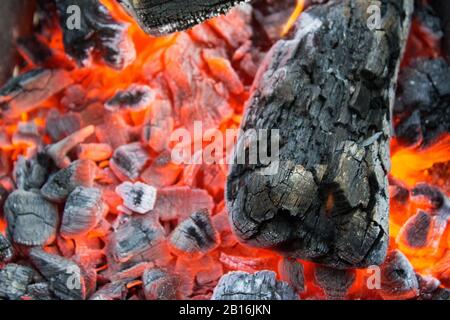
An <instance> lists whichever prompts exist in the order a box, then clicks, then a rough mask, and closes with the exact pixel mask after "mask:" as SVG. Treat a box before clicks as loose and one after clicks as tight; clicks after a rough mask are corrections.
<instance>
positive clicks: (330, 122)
mask: <svg viewBox="0 0 450 320" xmlns="http://www.w3.org/2000/svg"><path fill="white" fill-rule="evenodd" d="M369 4H370V3H369V2H368V1H362V0H344V1H329V2H328V3H326V4H319V5H316V6H312V7H310V8H309V9H308V10H307V11H305V12H304V13H303V14H302V16H301V17H300V19H299V21H298V24H297V28H296V31H295V32H294V33H293V36H292V38H291V39H285V40H280V41H279V42H278V43H276V44H275V46H274V47H273V49H272V50H271V52H270V53H269V54H268V57H267V58H266V60H265V62H264V63H263V65H262V67H261V69H260V71H259V75H258V76H257V78H256V80H255V83H254V86H253V93H252V96H251V98H250V100H249V102H248V105H247V107H246V110H247V111H246V116H245V118H244V121H243V124H242V129H243V130H244V132H245V131H246V130H249V129H256V130H259V129H268V130H271V129H279V130H280V151H279V160H280V166H279V170H278V171H277V172H276V173H275V174H274V175H264V174H263V172H262V169H266V167H265V166H264V165H262V164H261V163H259V164H257V165H249V164H245V165H242V164H236V163H237V162H236V161H234V163H235V164H233V165H232V166H231V168H230V173H229V177H228V182H227V194H226V198H227V204H228V207H229V212H230V218H231V221H232V225H233V228H234V231H235V233H236V235H237V236H238V237H239V238H240V239H241V241H243V242H245V243H247V244H250V245H253V246H256V247H262V248H268V249H273V250H276V251H278V252H281V253H282V254H285V255H287V256H291V257H294V258H301V259H306V260H311V261H314V262H317V263H321V264H324V265H327V266H330V267H333V268H337V269H345V268H359V267H367V266H369V265H373V264H380V263H382V262H383V260H384V258H385V256H386V250H387V244H388V238H389V236H388V235H389V231H388V215H389V205H388V189H387V188H388V181H387V175H388V172H389V167H390V160H389V138H390V123H391V117H390V113H391V108H392V104H393V101H394V87H395V83H396V80H397V74H398V69H399V63H400V60H401V57H402V53H403V50H404V46H405V40H406V37H407V35H408V32H409V26H410V20H411V12H412V9H413V1H412V0H402V1H395V2H394V1H389V0H384V1H381V13H382V26H381V28H380V29H377V30H370V29H369V28H368V27H367V21H368V17H369V15H368V14H367V11H368V10H367V9H368V5H369ZM239 139H240V140H241V139H245V137H244V136H241V137H240V138H239ZM243 152H245V153H246V154H247V153H248V152H249V150H247V149H245V148H244V150H243ZM234 157H235V159H241V158H240V157H241V154H239V153H236V154H235V155H234Z"/></svg>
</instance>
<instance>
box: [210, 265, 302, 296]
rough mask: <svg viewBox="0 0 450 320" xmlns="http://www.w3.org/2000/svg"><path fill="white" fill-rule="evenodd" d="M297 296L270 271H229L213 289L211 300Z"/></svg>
mask: <svg viewBox="0 0 450 320" xmlns="http://www.w3.org/2000/svg"><path fill="white" fill-rule="evenodd" d="M297 299H298V296H297V294H296V293H295V291H294V289H292V288H291V287H290V286H289V285H288V284H287V283H285V282H282V281H278V280H277V279H276V275H275V273H274V272H271V271H259V272H257V273H255V274H249V273H246V272H240V271H237V272H230V273H227V274H226V275H224V276H223V277H222V278H221V279H220V281H219V283H218V285H217V287H216V288H215V289H214V293H213V296H212V298H211V300H297Z"/></svg>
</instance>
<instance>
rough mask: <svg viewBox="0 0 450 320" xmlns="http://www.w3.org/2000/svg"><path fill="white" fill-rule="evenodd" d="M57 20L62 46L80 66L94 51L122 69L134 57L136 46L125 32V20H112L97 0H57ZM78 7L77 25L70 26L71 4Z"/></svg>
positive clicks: (108, 62)
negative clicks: (78, 25)
mask: <svg viewBox="0 0 450 320" xmlns="http://www.w3.org/2000/svg"><path fill="white" fill-rule="evenodd" d="M56 5H57V8H58V12H59V15H60V24H61V28H62V29H63V32H64V48H65V51H66V53H67V54H68V55H69V56H71V57H72V58H73V59H74V60H75V61H77V63H78V64H80V65H81V66H86V65H87V64H88V61H89V58H90V54H91V52H92V51H93V52H94V53H95V54H98V55H100V56H101V57H102V59H103V60H104V62H105V63H106V64H107V65H109V66H111V67H112V68H115V69H124V68H125V67H127V66H128V65H129V64H130V63H132V62H133V61H134V59H135V58H136V50H135V48H134V44H133V42H132V40H131V38H130V37H129V36H128V27H129V25H128V24H125V23H121V22H119V21H117V20H115V19H114V18H113V17H112V16H111V14H110V13H109V11H108V9H107V8H106V7H105V6H104V5H103V4H102V3H101V2H100V1H97V0H56ZM72 5H77V6H78V7H79V8H80V9H81V11H80V12H81V17H80V20H81V21H80V27H79V28H71V27H70V26H69V24H70V21H72V20H71V19H73V17H72V16H71V15H72V11H71V10H70V6H72Z"/></svg>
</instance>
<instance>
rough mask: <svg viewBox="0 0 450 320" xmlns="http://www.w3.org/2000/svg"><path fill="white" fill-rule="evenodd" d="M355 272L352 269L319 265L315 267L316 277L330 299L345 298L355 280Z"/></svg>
mask: <svg viewBox="0 0 450 320" xmlns="http://www.w3.org/2000/svg"><path fill="white" fill-rule="evenodd" d="M355 277H356V275H355V272H354V271H352V270H337V269H333V268H329V267H325V266H320V265H317V266H316V268H315V269H314V278H315V279H316V282H317V283H318V284H319V286H320V287H321V288H322V289H323V290H324V291H325V294H326V296H327V299H328V300H343V299H344V298H345V297H346V295H347V292H348V290H349V289H350V287H351V286H352V285H353V283H354V281H355Z"/></svg>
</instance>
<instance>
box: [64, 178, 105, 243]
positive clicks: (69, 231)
mask: <svg viewBox="0 0 450 320" xmlns="http://www.w3.org/2000/svg"><path fill="white" fill-rule="evenodd" d="M105 209H106V207H105V204H104V203H103V198H102V192H101V191H100V190H99V189H97V188H86V187H77V188H75V190H73V191H72V193H71V194H70V195H69V197H68V198H67V201H66V205H65V207H64V212H63V217H62V223H61V230H60V233H61V235H62V236H63V237H65V238H76V237H80V236H83V235H86V234H87V233H88V232H89V231H91V230H92V229H93V228H94V227H95V226H97V224H98V223H99V222H100V219H101V218H102V217H103V214H104V213H105Z"/></svg>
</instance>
